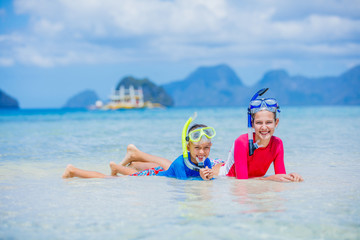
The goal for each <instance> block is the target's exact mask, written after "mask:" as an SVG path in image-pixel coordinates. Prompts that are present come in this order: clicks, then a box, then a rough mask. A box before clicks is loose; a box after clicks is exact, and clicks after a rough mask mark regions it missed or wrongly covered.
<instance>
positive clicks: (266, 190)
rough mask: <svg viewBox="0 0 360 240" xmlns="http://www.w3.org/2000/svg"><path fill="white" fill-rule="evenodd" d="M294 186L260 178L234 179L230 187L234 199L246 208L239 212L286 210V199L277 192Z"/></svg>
mask: <svg viewBox="0 0 360 240" xmlns="http://www.w3.org/2000/svg"><path fill="white" fill-rule="evenodd" d="M294 186H295V185H294V184H289V183H278V182H271V181H262V180H248V181H236V182H235V183H234V184H233V185H232V187H231V193H232V194H233V195H234V196H236V199H234V201H236V202H238V203H239V204H242V205H245V206H246V207H245V209H246V210H244V211H242V212H241V213H254V212H281V211H286V208H285V205H284V202H285V201H286V199H284V198H283V197H282V195H280V194H279V192H283V191H287V190H290V189H292V188H294Z"/></svg>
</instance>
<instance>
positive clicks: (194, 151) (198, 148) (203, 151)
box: [187, 141, 211, 163]
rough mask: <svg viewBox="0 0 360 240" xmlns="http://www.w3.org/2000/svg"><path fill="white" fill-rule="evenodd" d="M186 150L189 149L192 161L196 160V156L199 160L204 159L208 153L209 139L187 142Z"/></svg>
mask: <svg viewBox="0 0 360 240" xmlns="http://www.w3.org/2000/svg"><path fill="white" fill-rule="evenodd" d="M187 147H188V150H189V151H190V156H191V161H192V162H193V163H197V162H196V160H195V159H196V158H198V159H199V161H200V162H202V161H204V160H205V159H206V158H207V157H208V156H209V154H210V148H211V142H210V141H200V142H197V143H194V142H191V141H190V142H189V144H188V146H187Z"/></svg>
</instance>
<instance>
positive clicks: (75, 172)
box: [62, 164, 107, 178]
mask: <svg viewBox="0 0 360 240" xmlns="http://www.w3.org/2000/svg"><path fill="white" fill-rule="evenodd" d="M72 177H79V178H105V177H107V176H106V175H105V174H102V173H99V172H94V171H87V170H82V169H79V168H76V167H74V166H73V165H71V164H69V165H67V167H66V169H65V172H64V174H63V175H62V178H72Z"/></svg>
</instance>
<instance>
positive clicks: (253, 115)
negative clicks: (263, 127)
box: [251, 109, 279, 122]
mask: <svg viewBox="0 0 360 240" xmlns="http://www.w3.org/2000/svg"><path fill="white" fill-rule="evenodd" d="M261 111H268V110H266V109H264V110H261ZM259 112H260V111H259ZM268 112H271V111H268ZM256 113H258V112H256ZM256 113H252V114H251V119H252V121H253V122H254V120H255V114H256ZM271 113H273V114H274V119H275V121H276V119H278V118H279V115H278V114H276V112H271Z"/></svg>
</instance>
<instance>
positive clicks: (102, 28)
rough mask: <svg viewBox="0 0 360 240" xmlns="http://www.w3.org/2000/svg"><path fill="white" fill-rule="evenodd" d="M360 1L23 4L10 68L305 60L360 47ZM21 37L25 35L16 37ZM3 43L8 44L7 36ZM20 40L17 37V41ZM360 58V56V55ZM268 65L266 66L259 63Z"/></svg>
mask: <svg viewBox="0 0 360 240" xmlns="http://www.w3.org/2000/svg"><path fill="white" fill-rule="evenodd" d="M358 3H359V0H353V1H350V0H343V1H337V0H327V1H325V0H313V1H310V0H309V1H296V2H295V1H287V0H267V1H263V0H254V1H248V2H244V1H235V0H228V1H225V0H174V1H161V0H103V1H100V0H78V1H73V0H52V1H49V0H17V1H15V9H16V12H17V13H18V14H26V15H28V16H29V18H30V28H29V29H28V30H27V31H24V32H17V33H14V34H10V35H9V36H6V40H5V39H3V40H1V36H0V42H1V41H3V42H4V41H6V43H7V44H6V45H3V47H0V49H3V48H5V47H6V48H7V49H6V51H2V52H3V53H0V58H1V59H10V60H11V61H5V62H8V63H24V64H34V65H38V66H56V65H66V64H71V63H96V62H116V61H126V60H128V61H138V60H144V61H145V60H148V59H152V60H172V61H182V60H183V61H184V60H187V61H191V60H194V61H197V60H198V59H206V58H213V59H214V60H215V59H219V58H221V59H226V58H227V57H228V58H235V57H238V58H250V59H252V60H249V61H256V60H254V59H255V58H267V59H269V58H271V57H273V58H274V59H277V61H278V62H281V61H284V62H287V61H288V59H290V58H293V57H294V56H296V55H298V56H300V57H303V58H305V57H311V55H316V56H317V57H318V56H319V55H318V54H320V56H323V57H326V56H329V57H334V56H335V55H340V56H342V57H346V56H347V55H348V54H351V56H352V57H354V53H353V52H351V51H354V50H358V49H359V46H360V41H359V40H360V39H359V36H360V20H358V19H359V18H360V14H359V13H360V4H358ZM15 36H17V37H15ZM3 38H5V37H4V36H3ZM12 38H13V39H12ZM357 57H359V56H357ZM258 61H260V60H258Z"/></svg>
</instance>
